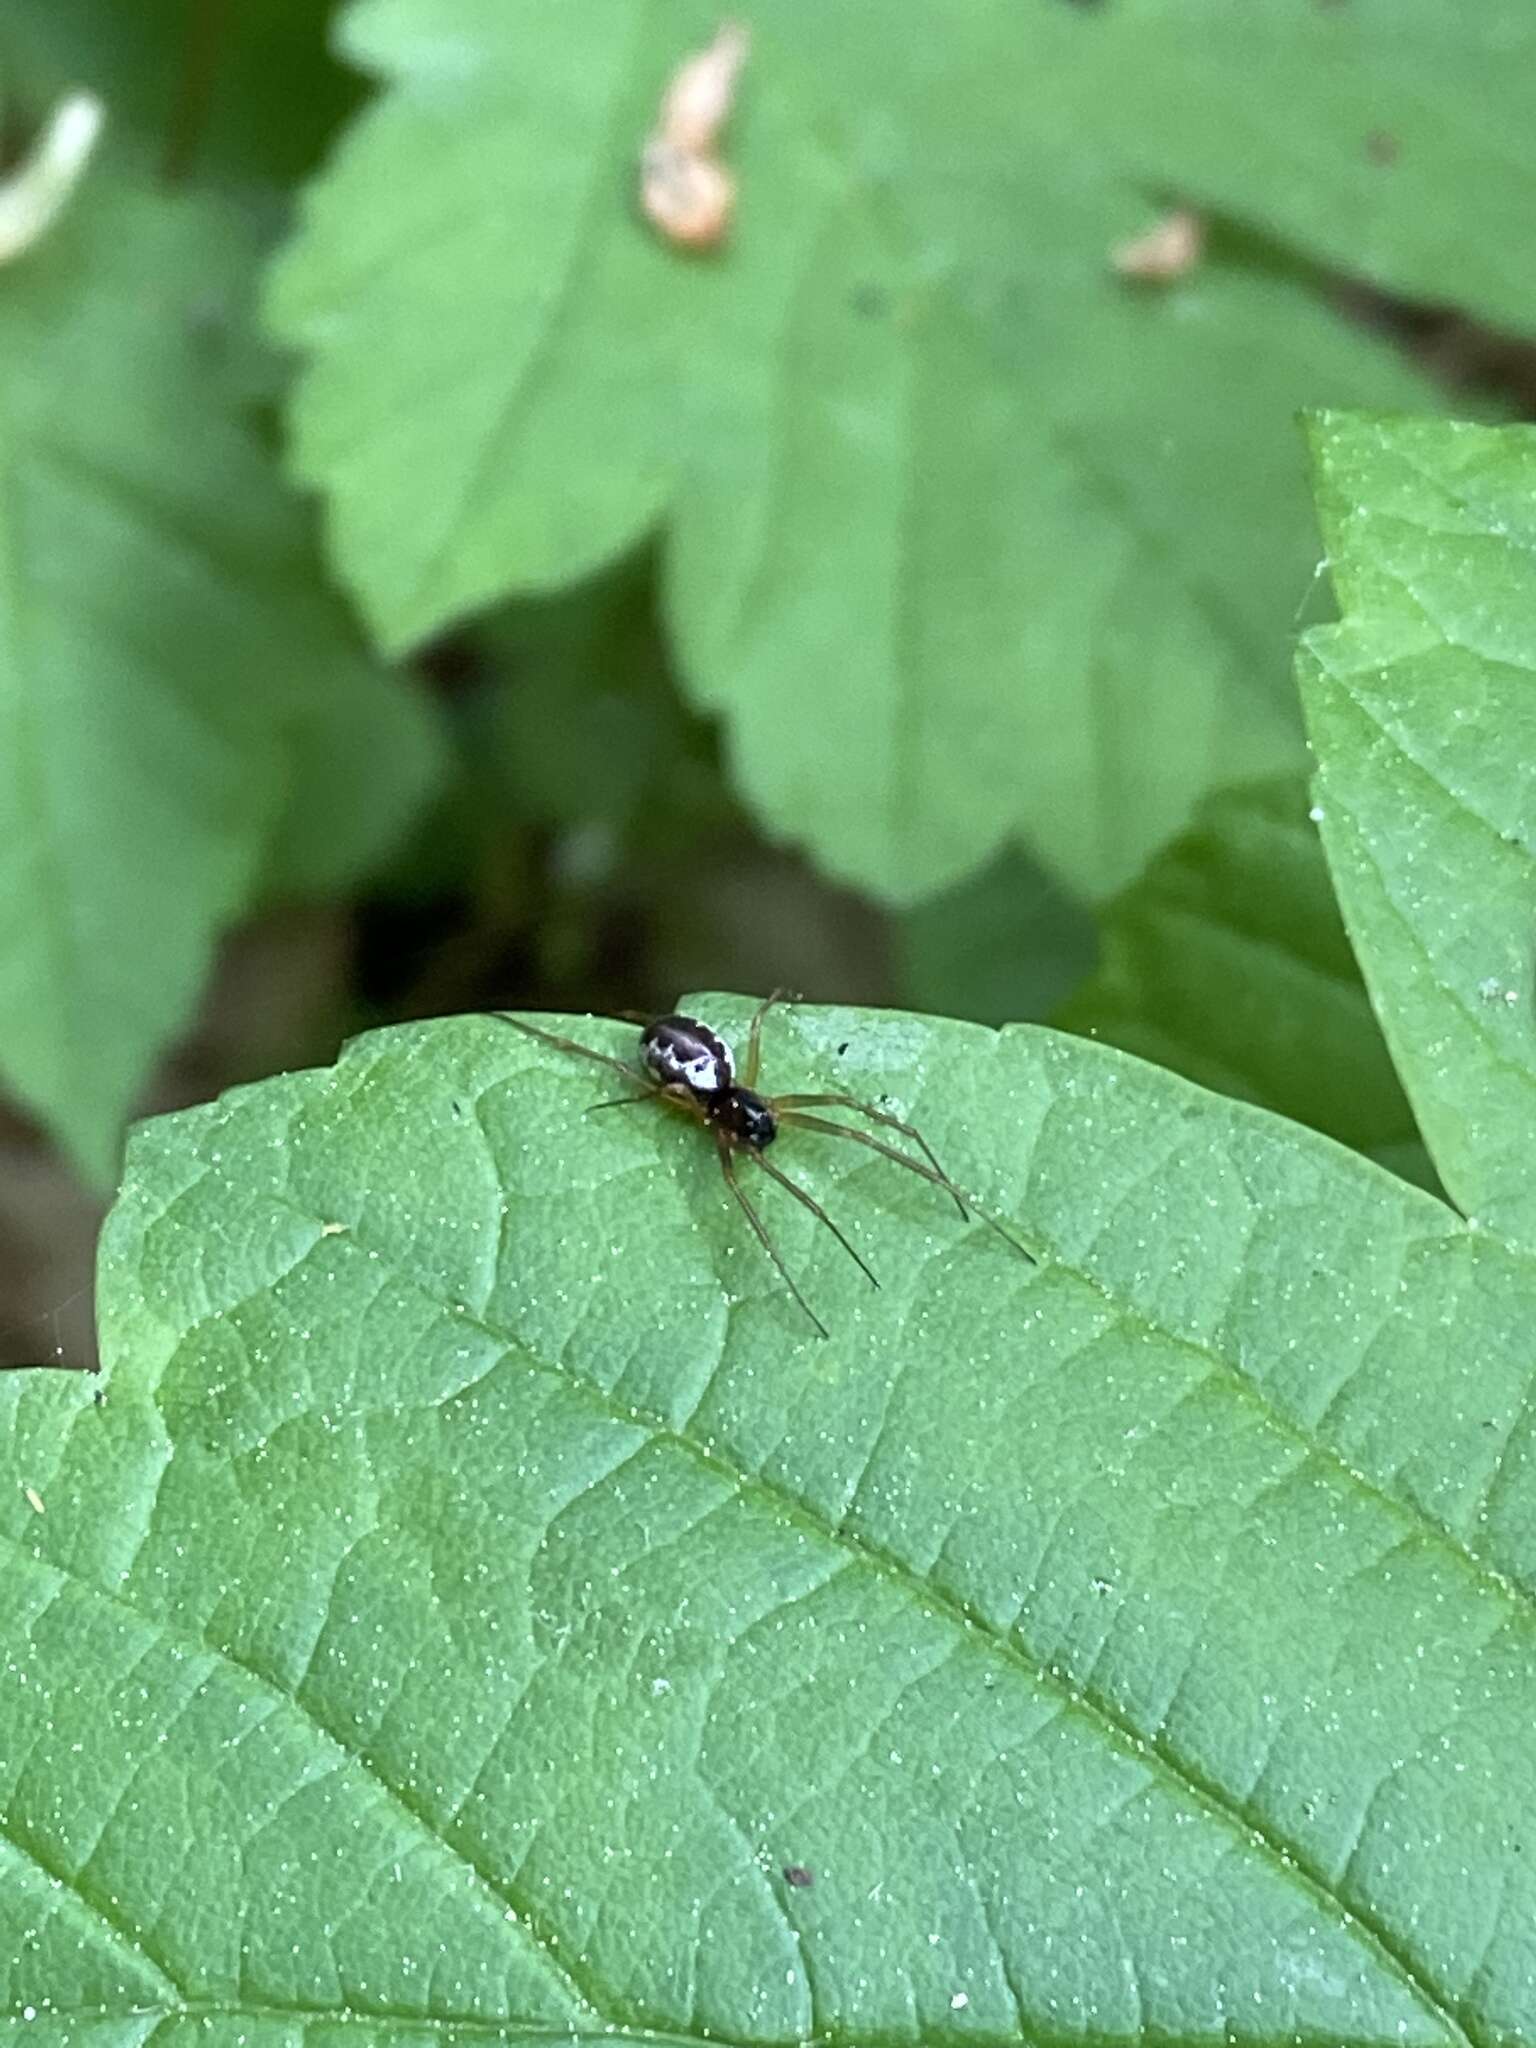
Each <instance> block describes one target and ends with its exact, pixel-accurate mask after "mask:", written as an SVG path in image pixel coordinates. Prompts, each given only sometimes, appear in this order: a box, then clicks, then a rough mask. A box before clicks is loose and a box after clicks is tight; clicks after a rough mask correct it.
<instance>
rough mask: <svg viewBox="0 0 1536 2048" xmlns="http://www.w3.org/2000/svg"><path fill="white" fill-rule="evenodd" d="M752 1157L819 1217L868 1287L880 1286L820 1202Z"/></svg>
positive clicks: (756, 1155)
mask: <svg viewBox="0 0 1536 2048" xmlns="http://www.w3.org/2000/svg"><path fill="white" fill-rule="evenodd" d="M753 1157H754V1158H755V1159H756V1160H757V1163H758V1165H759V1166H760V1167H761V1168H762V1169H763V1171H764V1173H766V1174H767V1176H768V1178H769V1179H770V1180H776V1181H777V1182H778V1184H779V1186H780V1187H781V1188H787V1189H788V1190H789V1192H790V1193H791V1194H792V1195H793V1196H794V1198H795V1200H796V1201H797V1202H800V1203H802V1204H803V1205H804V1206H805V1207H806V1208H807V1209H809V1210H810V1212H811V1214H812V1215H813V1216H819V1217H820V1218H821V1220H822V1222H823V1223H825V1225H826V1226H827V1228H828V1230H830V1231H831V1233H832V1235H833V1236H834V1237H835V1238H836V1239H837V1241H838V1243H839V1244H840V1245H841V1246H842V1248H843V1250H844V1251H845V1252H846V1253H847V1254H848V1256H849V1258H850V1259H852V1261H853V1263H854V1264H855V1265H856V1266H857V1267H858V1269H859V1271H860V1272H861V1273H862V1274H863V1275H864V1277H865V1279H866V1280H867V1281H868V1282H869V1284H870V1286H871V1287H878V1286H879V1285H880V1282H879V1281H878V1280H877V1279H876V1278H875V1276H874V1274H873V1273H872V1272H871V1271H870V1270H869V1268H868V1266H866V1265H865V1263H864V1261H863V1260H862V1259H861V1258H860V1256H859V1254H858V1253H857V1252H856V1251H855V1250H854V1248H853V1246H852V1245H851V1244H850V1243H849V1242H848V1240H847V1238H846V1237H844V1235H843V1233H842V1232H841V1231H840V1230H839V1229H838V1227H837V1225H836V1224H835V1223H834V1222H833V1221H832V1218H831V1217H830V1216H829V1215H828V1214H827V1212H826V1210H825V1209H823V1207H822V1206H821V1204H820V1202H818V1201H817V1200H816V1199H815V1198H814V1197H813V1196H811V1195H808V1194H807V1193H806V1191H805V1189H804V1188H803V1187H801V1186H800V1184H799V1182H798V1181H792V1180H791V1179H790V1177H789V1175H788V1174H787V1173H784V1172H782V1171H781V1170H780V1169H779V1168H778V1167H777V1166H775V1165H774V1164H773V1162H772V1161H771V1160H769V1159H765V1158H764V1157H763V1155H762V1153H761V1152H757V1153H754V1154H753Z"/></svg>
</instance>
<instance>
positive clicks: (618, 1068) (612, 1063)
mask: <svg viewBox="0 0 1536 2048" xmlns="http://www.w3.org/2000/svg"><path fill="white" fill-rule="evenodd" d="M486 1015H487V1016H488V1017H495V1018H497V1019H498V1021H499V1022H501V1023H503V1024H510V1025H511V1026H512V1029H513V1030H514V1031H522V1032H525V1033H526V1034H527V1036H528V1037H529V1038H538V1039H542V1040H543V1042H544V1043H545V1045H552V1046H553V1047H554V1048H555V1050H556V1052H575V1053H580V1055H581V1057H582V1058H583V1059H584V1060H596V1061H597V1063H598V1065H599V1066H600V1067H612V1069H613V1071H614V1072H615V1073H616V1074H622V1075H623V1076H624V1078H625V1080H626V1081H639V1080H643V1079H644V1076H643V1075H642V1074H640V1073H638V1072H637V1071H636V1070H635V1068H633V1067H632V1066H631V1065H630V1064H629V1062H628V1060H620V1059H615V1058H614V1056H613V1054H612V1053H610V1052H599V1051H598V1050H597V1048H596V1047H595V1046H591V1045H578V1044H577V1042H576V1040H575V1039H574V1038H560V1037H557V1036H556V1034H555V1033H554V1032H553V1031H543V1030H541V1029H540V1028H539V1026H538V1025H537V1024H525V1023H524V1022H523V1020H522V1018H521V1017H514V1016H513V1015H512V1014H511V1012H510V1011H508V1010H488V1011H487V1012H486Z"/></svg>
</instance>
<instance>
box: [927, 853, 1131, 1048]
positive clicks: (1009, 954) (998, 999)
mask: <svg viewBox="0 0 1536 2048" xmlns="http://www.w3.org/2000/svg"><path fill="white" fill-rule="evenodd" d="M895 936H896V959H897V969H898V975H899V981H900V987H901V992H902V995H903V997H904V998H905V999H906V1000H907V1001H908V1002H910V1003H911V1004H912V1005H913V1007H914V1008H915V1009H919V1010H931V1011H933V1012H934V1013H935V1014H936V1015H939V1016H959V1017H971V1018H974V1019H975V1021H976V1022H977V1023H979V1024H1016V1023H1021V1022H1024V1021H1026V1020H1034V1021H1040V1020H1043V1019H1044V1018H1046V1017H1048V1016H1049V1015H1050V1014H1051V1012H1052V1011H1053V1010H1054V1009H1056V1007H1057V1006H1058V1005H1059V1004H1060V1003H1061V1002H1063V1001H1064V1000H1065V998H1066V997H1067V996H1068V995H1069V994H1070V993H1071V991H1072V990H1073V989H1074V988H1075V987H1076V986H1077V984H1078V983H1079V982H1080V981H1081V980H1082V979H1083V977H1084V975H1086V974H1087V973H1088V971H1089V969H1090V968H1091V967H1092V965H1093V961H1094V954H1095V950H1096V944H1097V941H1096V936H1095V930H1094V924H1093V920H1092V918H1091V917H1090V915H1089V913H1088V911H1087V909H1086V907H1085V906H1084V905H1083V904H1082V903H1080V902H1078V901H1077V900H1076V899H1074V898H1073V897H1071V896H1069V895H1068V894H1067V892H1066V890H1064V889H1062V888H1060V887H1059V886H1058V885H1057V884H1056V883H1054V882H1053V881H1052V879H1051V877H1050V876H1049V874H1047V873H1046V872H1045V871H1044V870H1043V869H1042V868H1041V867H1040V866H1039V864H1038V863H1037V862H1035V861H1032V860H1030V859H1029V858H1028V856H1027V855H1025V854H1023V853H1020V852H1019V850H1018V849H1017V848H1016V847H1010V848H1009V849H1008V850H1007V851H1006V852H1005V853H1002V854H1000V855H999V856H998V858H997V859H996V860H994V861H993V862H992V863H991V865H990V866H989V867H986V868H984V869H983V870H982V872H981V873H980V874H979V875H973V876H972V877H971V878H970V880H969V881H966V882H960V883H957V884H956V885H955V887H954V888H952V889H946V890H944V891H943V892H942V894H940V895H938V896H935V897H933V898H932V899H931V900H930V901H929V902H927V903H920V904H918V905H917V907H916V908H915V909H913V910H909V911H908V912H907V913H906V915H905V916H904V917H902V918H901V919H900V920H899V921H898V922H897V924H896V933H895Z"/></svg>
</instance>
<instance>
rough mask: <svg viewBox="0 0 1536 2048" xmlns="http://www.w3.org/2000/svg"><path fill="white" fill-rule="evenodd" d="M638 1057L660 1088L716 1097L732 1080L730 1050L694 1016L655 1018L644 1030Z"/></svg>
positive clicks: (734, 1074) (734, 1073) (732, 1062)
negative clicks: (684, 1089)
mask: <svg viewBox="0 0 1536 2048" xmlns="http://www.w3.org/2000/svg"><path fill="white" fill-rule="evenodd" d="M640 1057H641V1059H642V1060H643V1061H644V1062H645V1068H646V1071H647V1073H649V1074H651V1075H652V1076H653V1077H654V1078H655V1079H656V1080H657V1081H659V1082H660V1083H661V1085H662V1087H663V1088H686V1089H687V1090H688V1091H689V1093H690V1094H693V1095H719V1094H721V1093H722V1092H723V1091H724V1090H725V1089H727V1088H729V1087H730V1086H731V1085H732V1083H733V1082H734V1080H735V1078H736V1066H735V1062H734V1061H733V1060H732V1058H731V1049H730V1047H729V1046H728V1045H727V1044H726V1042H725V1040H724V1039H723V1038H717V1037H716V1036H715V1034H714V1032H713V1031H711V1030H710V1028H709V1026H708V1025H707V1024H701V1023H700V1022H699V1021H698V1019H697V1018H696V1017H658V1018H657V1019H656V1022H655V1023H654V1024H651V1025H648V1026H647V1027H646V1032H645V1036H644V1037H643V1038H642V1039H641V1041H640Z"/></svg>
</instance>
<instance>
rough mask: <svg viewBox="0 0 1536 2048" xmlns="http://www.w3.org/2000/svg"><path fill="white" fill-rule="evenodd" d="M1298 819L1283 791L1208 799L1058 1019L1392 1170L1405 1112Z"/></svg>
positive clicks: (1404, 1160)
mask: <svg viewBox="0 0 1536 2048" xmlns="http://www.w3.org/2000/svg"><path fill="white" fill-rule="evenodd" d="M1307 813H1308V798H1307V795H1306V791H1305V789H1304V788H1303V786H1302V784H1301V783H1300V782H1293V781H1290V780H1286V781H1282V782H1267V783H1257V784H1251V785H1248V786H1247V787H1244V788H1240V789H1233V790H1224V791H1222V792H1220V793H1219V794H1218V795H1216V796H1214V797H1212V798H1211V799H1210V800H1209V801H1208V802H1207V803H1206V804H1204V805H1203V806H1202V807H1201V810H1200V812H1199V814H1198V815H1197V817H1196V819H1195V821H1194V823H1193V824H1192V825H1191V827H1190V829H1189V831H1188V832H1186V833H1183V834H1181V836H1180V837H1179V838H1178V839H1176V840H1174V841H1173V843H1172V844H1171V845H1170V846H1168V847H1167V848H1165V849H1164V851H1163V852H1162V853H1160V854H1159V855H1158V856H1157V858H1156V859H1155V860H1154V861H1153V862H1151V864H1150V865H1149V866H1148V868H1147V870H1146V872H1145V873H1144V874H1143V875H1142V876H1141V877H1140V879H1139V880H1138V881H1136V882H1133V883H1132V885H1131V887H1130V888H1129V889H1127V890H1126V891H1125V892H1124V893H1123V895H1121V896H1120V897H1119V898H1118V899H1117V901H1116V902H1114V903H1112V904H1111V905H1110V906H1109V907H1108V909H1107V910H1106V912H1105V914H1104V920H1103V946H1104V950H1103V958H1102V961H1101V963H1100V966H1099V969H1098V971H1097V973H1096V974H1094V975H1093V976H1092V977H1091V978H1090V980H1089V981H1088V982H1086V983H1085V984H1084V986H1083V987H1082V988H1081V989H1079V990H1078V991H1077V992H1076V993H1075V994H1074V995H1073V997H1072V998H1071V1000H1070V1001H1069V1002H1067V1003H1066V1004H1065V1005H1064V1006H1063V1008H1062V1009H1061V1011H1060V1012H1059V1014H1058V1016H1057V1018H1056V1020H1055V1021H1056V1022H1057V1023H1059V1024H1061V1025H1063V1026H1064V1027H1065V1028H1066V1029H1068V1030H1071V1031H1080V1032H1083V1033H1085V1034H1087V1035H1088V1036H1090V1037H1094V1038H1102V1039H1104V1040H1106V1041H1107V1042H1108V1043H1109V1044H1111V1045H1118V1046H1121V1047H1123V1048H1124V1049H1125V1050H1126V1051H1127V1052H1135V1053H1139V1054H1141V1056H1142V1057H1143V1058H1145V1059H1153V1060H1156V1061H1157V1062H1158V1063H1159V1064H1160V1065H1162V1066H1166V1067H1172V1068H1173V1070H1174V1071H1175V1072H1176V1073H1180V1074H1186V1075H1188V1077H1189V1078H1190V1079H1191V1080H1193V1081H1199V1082H1201V1083H1203V1084H1204V1085H1205V1086H1206V1087H1208V1088H1219V1089H1221V1090H1222V1091H1223V1092H1224V1093H1225V1094H1228V1095H1236V1096H1240V1097H1242V1098H1243V1099H1245V1100H1246V1101H1249V1102H1259V1103H1262V1104H1264V1106H1265V1107H1266V1108H1268V1109H1274V1110H1278V1111H1280V1112H1281V1113H1282V1114H1283V1115H1286V1116H1290V1117H1294V1118H1295V1119H1296V1120H1297V1121H1298V1122H1301V1123H1306V1124H1311V1125H1312V1126H1313V1127H1314V1128H1315V1129H1316V1130H1320V1131H1326V1132H1328V1133H1329V1135H1330V1136H1332V1137H1335V1138H1338V1139H1340V1140H1341V1141H1342V1142H1343V1143H1344V1144H1346V1145H1353V1146H1354V1147H1356V1149H1357V1150H1359V1151H1362V1152H1370V1153H1372V1154H1373V1155H1374V1156H1376V1157H1378V1158H1390V1159H1391V1160H1392V1162H1393V1164H1394V1165H1395V1166H1398V1167H1401V1166H1403V1165H1405V1164H1408V1163H1409V1162H1410V1161H1411V1159H1412V1154H1413V1148H1414V1147H1415V1145H1416V1139H1417V1133H1416V1131H1415V1129H1414V1122H1413V1113H1412V1111H1411V1110H1410V1109H1409V1107H1408V1104H1407V1101H1406V1099H1405V1098H1404V1095H1403V1091H1402V1086H1401V1084H1400V1083H1399V1081H1398V1078H1397V1075H1396V1073H1395V1071H1394V1069H1393V1066H1392V1062H1391V1059H1390V1058H1389V1056H1388V1053H1387V1048H1386V1045H1385V1043H1384V1041H1383V1039H1382V1035H1381V1031H1380V1029H1379V1027H1378V1025H1377V1023H1376V1019H1375V1017H1374V1016H1373V1014H1372V1011H1371V1006H1370V1001H1369V999H1368V997H1367V996H1366V992H1365V985H1364V983H1363V982H1362V981H1361V979H1360V970H1359V968H1358V967H1357V966H1356V964H1355V958H1354V955H1353V953H1352V952H1351V951H1350V947H1349V940H1348V937H1347V936H1346V934H1345V931H1344V925H1343V921H1342V919H1341V918H1340V916H1339V910H1338V905H1337V903H1336V902H1335V900H1334V895H1333V889H1332V886H1331V884H1330V882H1329V878H1328V868H1327V864H1326V862H1325V861H1324V858H1323V854H1322V849H1321V847H1320V846H1319V844H1318V839H1317V829H1316V825H1315V823H1314V822H1313V821H1312V820H1311V819H1310V818H1309V817H1308V814H1307ZM1424 1171H1425V1168H1424V1166H1423V1164H1422V1163H1420V1165H1419V1167H1418V1169H1417V1176H1418V1177H1421V1176H1422V1175H1423V1173H1424Z"/></svg>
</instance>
